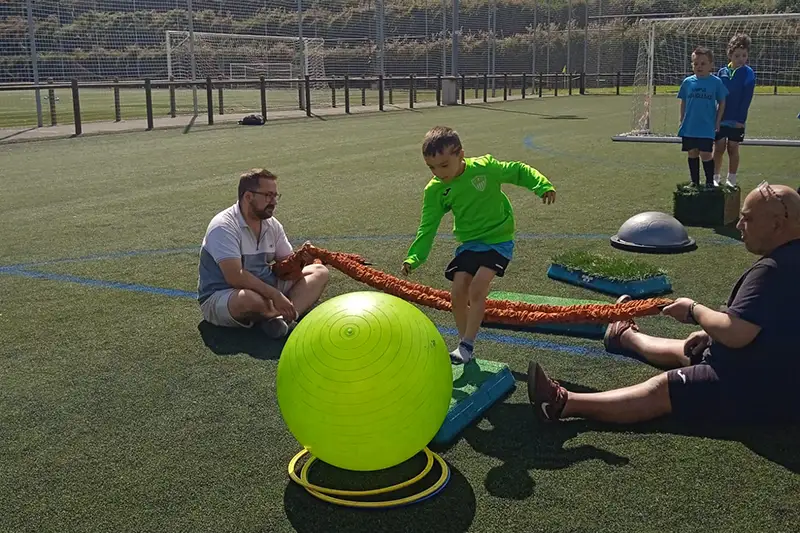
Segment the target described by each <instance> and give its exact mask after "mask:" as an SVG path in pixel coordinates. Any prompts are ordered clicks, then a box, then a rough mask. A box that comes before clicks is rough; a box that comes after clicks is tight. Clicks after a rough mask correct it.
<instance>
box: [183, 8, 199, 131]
mask: <svg viewBox="0 0 800 533" xmlns="http://www.w3.org/2000/svg"><path fill="white" fill-rule="evenodd" d="M186 9H187V11H188V12H189V58H190V61H191V64H192V106H193V108H194V116H197V115H198V111H197V84H196V83H195V80H196V79H197V61H195V57H194V10H193V9H192V0H186Z"/></svg>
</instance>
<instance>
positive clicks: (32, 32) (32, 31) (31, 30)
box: [27, 0, 43, 128]
mask: <svg viewBox="0 0 800 533" xmlns="http://www.w3.org/2000/svg"><path fill="white" fill-rule="evenodd" d="M27 4H28V37H29V39H30V46H31V68H32V69H33V84H34V85H36V89H35V98H36V123H37V124H38V125H39V127H40V128H41V127H42V124H43V122H42V93H41V91H40V90H39V61H38V59H39V58H38V57H37V56H38V55H39V54H38V53H37V52H36V25H35V24H34V23H33V0H28V1H27Z"/></svg>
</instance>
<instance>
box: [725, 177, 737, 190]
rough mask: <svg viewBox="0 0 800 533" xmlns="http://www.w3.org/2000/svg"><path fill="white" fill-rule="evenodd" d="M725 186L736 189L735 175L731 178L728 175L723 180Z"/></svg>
mask: <svg viewBox="0 0 800 533" xmlns="http://www.w3.org/2000/svg"><path fill="white" fill-rule="evenodd" d="M725 185H727V186H728V187H736V174H734V175H732V176H731V175H730V174H728V177H727V178H725Z"/></svg>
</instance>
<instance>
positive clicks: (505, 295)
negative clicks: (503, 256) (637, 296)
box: [483, 291, 608, 339]
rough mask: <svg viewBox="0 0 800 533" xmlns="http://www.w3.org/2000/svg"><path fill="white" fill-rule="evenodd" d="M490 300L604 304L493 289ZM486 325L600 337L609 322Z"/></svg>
mask: <svg viewBox="0 0 800 533" xmlns="http://www.w3.org/2000/svg"><path fill="white" fill-rule="evenodd" d="M489 299H490V300H509V301H512V302H526V303H530V304H540V305H579V304H603V303H608V302H601V301H598V300H581V299H576V298H560V297H558V296H541V295H538V294H523V293H518V292H505V291H492V292H490V293H489ZM483 325H484V326H486V327H492V328H498V329H514V330H518V331H535V332H538V333H555V334H558V335H570V336H573V337H588V338H592V339H600V338H603V336H604V335H605V333H606V327H608V324H591V323H589V324H576V323H569V324H559V323H556V322H550V323H542V324H533V325H531V326H509V325H505V324H496V323H491V322H484V323H483Z"/></svg>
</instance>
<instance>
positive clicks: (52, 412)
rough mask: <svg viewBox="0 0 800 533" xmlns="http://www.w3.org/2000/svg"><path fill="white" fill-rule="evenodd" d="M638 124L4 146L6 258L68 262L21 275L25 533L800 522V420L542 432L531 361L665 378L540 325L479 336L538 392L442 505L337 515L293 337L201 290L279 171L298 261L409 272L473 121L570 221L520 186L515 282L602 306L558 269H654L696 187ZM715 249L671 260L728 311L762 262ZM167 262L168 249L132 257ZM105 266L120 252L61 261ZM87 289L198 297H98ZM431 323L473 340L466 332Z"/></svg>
mask: <svg viewBox="0 0 800 533" xmlns="http://www.w3.org/2000/svg"><path fill="white" fill-rule="evenodd" d="M629 109H630V102H629V101H628V99H627V98H617V97H596V98H594V97H593V98H577V97H575V98H564V99H546V100H541V101H539V100H532V101H526V102H509V103H507V104H502V105H488V106H470V107H467V108H448V109H425V110H417V111H416V112H400V113H391V114H386V115H378V114H375V115H369V116H361V117H349V118H333V119H328V120H325V121H320V120H308V121H305V120H304V121H296V122H284V123H281V124H272V125H268V126H267V127H265V128H237V127H220V128H196V129H193V130H192V131H191V133H189V134H186V135H184V134H182V133H181V132H180V131H179V130H164V131H153V132H138V133H130V134H120V135H111V136H99V137H90V138H88V137H87V138H76V139H63V140H54V141H48V142H38V143H22V144H13V145H3V146H0V168H2V187H3V189H2V194H0V237H2V243H3V245H2V246H0V267H7V266H8V265H15V264H19V263H27V262H41V261H48V263H46V264H42V265H39V266H28V267H25V268H26V269H27V270H30V271H33V270H35V271H40V272H44V273H46V275H47V276H50V277H51V279H36V278H31V277H25V276H22V275H19V274H20V273H21V272H20V271H19V270H13V269H12V270H9V269H8V268H4V269H0V335H2V343H0V480H2V481H0V509H1V510H2V511H1V512H0V531H4V532H5V531H9V532H18V531H36V532H50V531H53V532H62V531H81V532H84V531H85V532H99V531H115V532H120V531H136V532H142V531H193V532H200V531H204V532H205V531H208V532H215V533H218V532H227V531H237V532H240V531H264V532H270V533H281V532H287V531H300V532H321V531H347V532H361V531H364V532H370V533H375V532H384V531H392V532H395V531H409V532H411V531H435V532H437V533H446V532H463V531H471V532H478V533H485V532H491V533H494V532H497V531H542V532H556V531H558V532H562V531H563V532H567V531H569V532H628V531H637V532H662V531H704V532H708V531H720V532H753V531H771V532H790V531H794V530H796V525H797V524H798V523H800V506H798V501H800V476H798V472H800V458H799V456H800V454H798V452H797V442H798V439H800V431H798V429H797V428H795V427H791V428H780V427H779V428H757V429H753V428H741V429H717V428H713V427H707V428H695V429H688V428H685V427H681V426H678V425H676V424H674V423H671V422H668V421H658V422H654V423H651V424H642V425H636V426H629V427H618V426H613V425H608V424H599V423H588V422H583V421H566V422H564V423H560V424H555V425H553V424H549V425H545V424H540V423H538V422H537V421H536V420H535V418H534V416H533V413H532V412H531V409H530V407H529V405H528V403H527V398H526V393H525V386H524V379H525V372H526V369H527V365H528V362H529V361H530V360H532V359H533V360H537V361H539V362H541V364H542V365H543V366H544V367H545V368H546V369H547V370H548V371H549V372H550V373H551V374H552V376H553V377H555V378H557V379H559V380H562V381H563V382H564V383H566V384H567V386H568V387H570V388H572V389H574V390H606V389H609V388H612V387H620V386H625V385H629V384H632V383H635V382H638V381H641V380H644V379H646V378H648V377H650V376H653V375H655V374H656V373H657V372H658V371H657V370H656V369H654V368H651V367H648V366H646V365H643V364H641V363H638V362H635V361H631V360H626V359H619V358H613V357H609V356H605V355H604V352H603V350H602V344H601V343H600V341H596V340H587V339H572V338H565V337H557V336H547V335H540V334H531V333H516V332H502V334H500V333H498V332H497V331H492V333H493V334H494V335H493V336H492V337H491V338H490V337H485V338H484V339H480V338H479V339H478V343H477V347H476V350H477V352H476V354H477V356H478V357H480V358H482V359H487V360H492V361H498V362H502V363H505V364H507V365H508V366H509V367H510V369H511V370H512V371H513V372H514V375H515V377H516V378H517V380H518V383H517V385H518V386H517V389H516V390H515V391H514V392H513V393H512V394H511V395H510V396H509V397H508V398H506V399H504V400H503V401H502V402H500V403H499V404H497V405H495V406H493V407H492V408H491V409H490V410H488V411H487V412H486V414H485V416H483V417H482V418H481V420H480V421H478V422H477V423H476V424H475V425H473V426H472V427H470V428H468V429H467V430H465V431H464V432H463V433H462V434H461V435H460V436H459V438H458V439H457V440H456V441H455V442H454V443H453V444H452V445H451V446H449V447H447V448H446V449H443V450H439V451H440V452H441V453H442V454H443V456H444V457H445V459H446V460H447V462H448V464H449V465H450V466H451V467H452V470H453V477H452V480H451V482H450V484H449V486H448V487H447V488H446V490H445V491H444V492H443V493H442V494H440V495H439V496H437V497H436V498H434V499H432V500H430V501H427V502H425V503H423V504H420V505H417V506H411V507H408V508H403V509H396V510H393V511H384V512H358V511H353V510H348V509H341V508H338V507H334V506H331V505H327V504H324V503H322V502H319V501H317V500H315V499H314V498H312V497H311V496H309V495H308V494H307V493H306V492H305V491H304V490H303V489H301V488H300V487H297V486H295V485H293V484H291V483H290V482H289V481H288V479H287V475H286V465H287V463H288V461H289V460H290V459H291V457H292V456H293V455H294V454H295V453H296V452H297V451H298V450H299V449H300V446H299V444H298V443H297V442H296V441H295V439H294V438H293V437H292V435H291V434H290V433H289V432H288V430H287V429H286V427H285V425H284V423H283V420H282V418H281V416H280V413H279V410H278V406H277V401H276V397H275V377H276V376H275V372H276V367H277V359H278V357H279V355H280V351H281V347H282V344H281V343H279V342H270V341H267V340H264V339H263V338H261V337H259V336H258V335H257V333H256V332H233V331H225V330H219V329H216V328H209V327H206V326H204V325H203V324H202V322H201V314H200V311H199V309H198V305H197V303H196V301H194V300H193V299H192V298H191V293H192V292H193V291H194V290H195V289H196V286H197V259H198V253H197V248H198V247H199V245H200V243H201V241H202V238H203V234H204V232H205V230H206V227H207V225H208V223H209V221H210V220H211V218H212V217H213V216H214V214H216V213H217V212H218V211H220V210H222V209H224V208H226V207H228V206H230V205H232V204H233V203H234V201H235V194H236V184H237V182H236V180H237V176H238V175H239V173H240V172H241V171H242V170H245V169H248V168H251V167H254V166H266V167H268V168H270V169H271V170H273V171H274V172H275V173H277V174H278V176H280V182H279V186H280V190H281V192H282V193H283V197H282V199H281V204H280V205H279V207H278V210H277V212H276V216H277V218H278V219H279V220H280V221H281V222H282V223H283V225H284V227H285V228H286V231H287V232H288V234H289V235H290V237H291V238H292V239H293V240H296V241H297V242H298V244H299V243H301V242H302V240H303V239H305V238H309V239H311V240H312V242H314V243H315V244H317V245H319V246H323V247H325V248H328V249H331V250H341V251H347V252H353V253H358V254H361V255H363V256H365V257H366V258H368V259H369V260H370V261H371V262H372V263H373V265H374V266H375V267H376V268H379V269H381V270H384V271H387V272H394V273H397V272H398V271H399V268H400V266H401V263H402V260H403V258H404V257H405V253H406V250H407V248H408V246H409V244H410V243H411V240H412V239H413V235H414V233H415V231H416V229H417V224H418V222H419V216H420V207H421V198H422V190H423V188H424V186H425V184H426V183H427V181H428V179H429V175H428V173H427V171H426V168H425V166H424V163H423V161H422V159H421V157H420V141H421V138H422V136H423V135H424V133H425V131H427V129H429V128H430V127H431V126H433V125H436V124H449V125H452V126H454V127H456V128H457V129H458V130H459V132H460V133H461V135H462V137H463V142H464V146H465V149H466V150H467V152H468V153H469V154H473V155H478V154H484V153H492V154H493V155H495V156H496V157H497V158H499V159H505V160H512V159H520V160H524V161H527V162H529V163H530V164H532V165H533V166H535V167H536V168H538V169H539V170H540V171H541V172H543V173H544V174H545V175H547V176H548V177H550V178H551V179H552V181H553V182H554V184H555V185H556V187H557V189H558V201H557V202H556V203H555V204H554V205H549V206H545V205H542V202H541V200H540V199H539V198H537V197H535V196H534V195H533V194H531V193H530V192H528V191H525V190H523V189H521V188H516V187H513V186H507V187H506V188H505V189H504V190H505V191H506V192H507V194H508V195H509V197H510V199H511V201H512V203H513V205H514V207H515V210H516V217H517V227H518V231H519V238H518V243H517V248H516V250H515V258H514V261H512V263H511V265H510V267H509V269H508V272H507V274H506V276H505V277H504V278H501V279H498V280H496V283H495V284H494V285H493V289H494V290H498V291H511V292H517V293H530V294H541V295H545V296H557V297H566V298H579V299H587V298H589V299H596V298H598V296H597V295H596V294H595V293H592V292H590V291H587V290H585V289H582V288H580V287H575V286H571V285H568V284H564V283H558V282H555V281H553V280H550V279H548V278H547V276H546V274H545V273H546V271H547V267H548V266H549V264H550V260H551V258H552V257H553V256H555V255H557V254H559V253H562V252H565V251H569V250H585V251H588V252H592V253H603V254H607V255H608V256H610V257H616V258H629V257H632V256H631V255H629V254H627V253H626V252H622V251H619V250H615V249H612V248H610V246H609V244H608V237H609V236H610V235H613V234H614V233H615V232H616V230H617V229H618V228H619V226H620V224H621V223H622V222H623V221H625V220H626V219H628V218H629V217H630V216H632V215H634V214H636V213H639V212H643V211H649V210H660V211H665V212H671V206H672V193H673V191H674V190H675V183H676V182H679V181H684V180H685V176H686V174H687V169H686V160H685V156H684V154H682V153H681V152H680V149H679V148H678V147H677V146H670V145H645V146H643V145H633V144H625V143H612V142H611V141H610V140H609V138H610V136H611V135H613V134H615V133H618V132H619V131H623V130H624V129H625V128H626V127H627V126H628V116H629ZM787 112H788V110H787ZM794 113H795V115H796V110H795V111H794ZM764 120H769V117H763V116H759V114H758V113H756V114H754V115H753V121H754V123H757V122H758V121H764ZM794 120H796V119H794ZM529 136H531V137H532V138H533V140H534V142H533V146H534V148H533V149H532V150H531V149H527V148H526V145H525V143H524V142H523V139H525V138H526V137H529ZM796 170H797V157H796V153H795V152H794V151H792V150H790V149H782V148H764V147H746V148H743V149H742V166H741V170H740V172H739V178H740V180H741V186H742V189H743V191H746V190H750V189H751V188H753V187H754V186H755V185H756V184H758V183H759V182H760V181H761V180H762V179H765V178H767V179H769V180H770V182H772V183H787V184H789V185H793V186H797V185H800V183H798V181H797V173H796ZM451 225H452V218H451V217H450V215H447V217H446V218H445V220H444V221H443V223H442V226H441V228H440V231H441V232H442V233H443V234H444V235H443V236H442V237H441V238H439V239H438V240H437V241H436V244H435V246H434V249H433V251H432V254H431V257H430V259H429V262H428V263H427V264H425V265H423V267H422V268H420V269H419V270H417V271H415V273H414V275H413V276H412V279H413V280H414V281H418V282H420V283H424V284H426V285H430V286H434V287H439V288H447V286H448V285H447V282H446V280H445V279H444V276H443V273H442V272H443V269H444V267H445V266H446V265H447V263H448V262H449V261H450V259H451V256H452V252H453V249H454V247H455V243H454V241H453V240H451V239H448V238H445V237H446V235H449V232H450V228H451ZM690 234H691V235H692V237H694V238H696V239H697V242H698V249H697V250H696V251H693V252H691V253H688V254H678V255H669V256H663V257H659V266H660V267H663V268H664V269H666V270H667V271H669V273H670V279H671V281H672V286H673V290H674V294H675V296H676V297H677V296H682V295H686V296H691V297H693V298H695V299H697V300H698V301H700V302H702V303H704V304H706V305H709V306H711V307H716V306H718V305H720V304H722V303H724V301H725V300H726V298H727V296H728V293H729V291H730V289H731V287H732V286H733V284H734V282H735V281H736V279H737V278H738V276H739V275H740V274H741V273H742V272H743V270H744V269H746V268H747V267H748V266H749V265H750V264H751V263H752V262H753V260H754V259H755V258H754V256H752V255H750V254H748V253H747V252H746V251H745V250H744V248H743V247H742V246H741V244H740V243H738V242H737V241H736V240H735V238H734V237H735V232H731V231H730V230H729V229H726V228H718V229H716V230H714V229H700V228H690ZM143 250H159V251H161V252H160V253H151V254H146V253H140V254H138V255H130V254H129V255H120V254H125V253H128V252H131V251H143ZM113 254H118V255H113ZM82 256H95V257H94V258H89V259H85V260H80V261H61V262H54V260H58V259H62V258H75V257H82ZM98 256H99V257H98ZM57 275H60V276H72V277H70V278H63V277H62V278H57V277H56V276H57ZM83 278H86V279H92V280H104V281H110V282H124V283H136V284H141V285H146V286H154V287H161V288H166V289H175V290H180V291H186V292H187V293H188V295H187V294H184V293H175V295H174V296H168V295H164V294H150V293H142V292H133V291H129V290H122V289H120V288H114V287H103V286H92V285H86V284H82V283H76V282H75V281H80V279H83ZM68 280H73V281H68ZM355 290H364V286H363V285H361V284H359V283H357V282H355V281H353V280H351V279H349V278H346V277H345V276H344V275H342V274H340V273H336V272H334V273H332V278H331V283H330V285H329V287H328V289H327V291H326V294H325V297H326V298H329V297H331V296H334V295H337V294H342V293H344V292H349V291H355ZM601 299H603V300H605V301H609V302H610V301H611V299H610V298H609V299H605V298H601ZM424 311H425V313H426V315H427V316H428V317H430V319H431V320H433V321H434V322H435V323H436V324H437V325H439V326H440V327H442V328H444V329H443V330H442V331H445V333H446V335H445V340H446V341H447V342H448V343H449V344H451V345H452V343H453V342H455V340H456V339H455V337H453V336H452V335H450V334H449V333H448V332H450V331H452V328H453V327H454V322H453V320H452V318H451V317H450V315H448V314H447V313H443V312H439V311H435V310H431V309H427V308H426V309H424ZM640 325H641V327H642V328H643V330H645V331H647V332H649V333H654V334H658V335H668V336H683V335H686V334H688V333H689V332H690V331H692V329H691V328H690V327H688V326H684V325H680V324H677V323H676V322H674V321H672V320H668V319H666V318H662V317H649V318H647V319H643V320H641V321H640ZM498 335H499V336H498ZM501 341H502V342H501ZM754 393H757V394H766V393H768V391H765V390H758V391H754ZM420 468H421V465H420V460H419V458H417V459H415V460H413V461H410V462H409V463H407V464H404V465H400V466H398V467H396V468H394V469H391V470H390V471H388V472H381V473H373V474H347V473H343V472H339V471H337V470H335V469H332V468H326V467H325V466H324V465H321V466H320V467H319V468H317V467H315V469H314V471H313V472H312V481H318V482H323V483H326V484H330V485H334V486H339V487H342V488H370V487H375V486H380V485H385V484H391V483H395V482H397V481H399V480H400V479H406V478H408V477H410V476H413V475H414V474H416V473H417V472H418V471H419V469H420Z"/></svg>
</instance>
